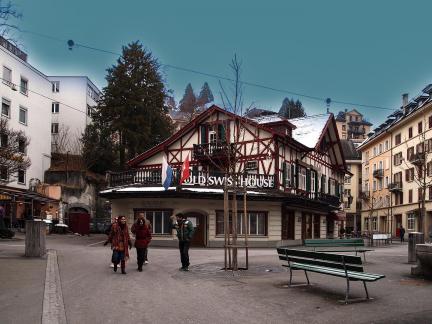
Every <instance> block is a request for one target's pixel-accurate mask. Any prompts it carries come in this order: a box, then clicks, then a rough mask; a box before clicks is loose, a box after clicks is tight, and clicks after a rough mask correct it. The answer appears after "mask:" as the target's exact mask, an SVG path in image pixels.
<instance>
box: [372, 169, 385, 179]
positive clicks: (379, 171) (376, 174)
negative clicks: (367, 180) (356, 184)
mask: <svg viewBox="0 0 432 324" xmlns="http://www.w3.org/2000/svg"><path fill="white" fill-rule="evenodd" d="M373 177H374V178H382V177H384V170H383V169H377V170H375V171H374V172H373Z"/></svg>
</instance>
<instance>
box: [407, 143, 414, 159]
mask: <svg viewBox="0 0 432 324" xmlns="http://www.w3.org/2000/svg"><path fill="white" fill-rule="evenodd" d="M413 155H414V147H412V146H411V147H408V149H407V159H408V161H409V160H411V158H412V156H413Z"/></svg>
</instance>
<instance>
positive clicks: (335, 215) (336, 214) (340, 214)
mask: <svg viewBox="0 0 432 324" xmlns="http://www.w3.org/2000/svg"><path fill="white" fill-rule="evenodd" d="M327 218H328V219H330V220H334V221H346V212H344V211H342V210H338V211H332V212H330V213H329V214H328V216H327Z"/></svg>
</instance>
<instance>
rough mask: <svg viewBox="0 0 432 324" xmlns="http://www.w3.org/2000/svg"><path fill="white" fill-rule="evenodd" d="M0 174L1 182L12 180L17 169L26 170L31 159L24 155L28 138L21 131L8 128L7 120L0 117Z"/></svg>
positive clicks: (28, 142) (15, 175) (28, 141)
mask: <svg viewBox="0 0 432 324" xmlns="http://www.w3.org/2000/svg"><path fill="white" fill-rule="evenodd" d="M0 142H1V143H0V174H1V181H2V182H12V181H14V179H16V178H17V177H18V172H19V171H25V170H27V169H28V168H29V167H30V165H31V161H30V158H29V157H28V156H27V155H26V151H27V147H28V145H29V144H30V140H29V138H28V137H26V135H25V133H24V132H23V131H17V130H13V129H11V128H9V125H8V120H7V119H5V118H1V119H0Z"/></svg>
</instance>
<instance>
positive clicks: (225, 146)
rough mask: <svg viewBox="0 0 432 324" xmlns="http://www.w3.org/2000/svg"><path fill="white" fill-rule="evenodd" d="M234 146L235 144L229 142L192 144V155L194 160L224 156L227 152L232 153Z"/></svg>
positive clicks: (226, 155)
mask: <svg viewBox="0 0 432 324" xmlns="http://www.w3.org/2000/svg"><path fill="white" fill-rule="evenodd" d="M234 146H235V144H229V143H225V142H213V143H205V144H194V146H193V157H194V160H202V159H208V158H226V157H228V154H234V150H235V147H234Z"/></svg>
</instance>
